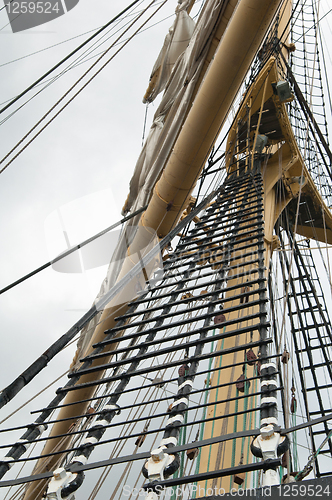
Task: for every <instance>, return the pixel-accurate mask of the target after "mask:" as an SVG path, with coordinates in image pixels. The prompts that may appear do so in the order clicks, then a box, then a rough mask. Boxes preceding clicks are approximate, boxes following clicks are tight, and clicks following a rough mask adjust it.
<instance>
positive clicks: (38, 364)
mask: <svg viewBox="0 0 332 500" xmlns="http://www.w3.org/2000/svg"><path fill="white" fill-rule="evenodd" d="M216 194H217V193H216V192H212V193H211V194H210V195H208V196H207V197H206V198H205V199H204V200H203V201H202V202H201V203H200V204H199V205H198V206H197V207H196V209H194V210H192V212H190V214H188V215H187V217H185V218H184V219H183V220H182V221H180V222H179V224H178V225H177V226H176V227H175V228H174V229H173V230H171V231H170V232H169V233H168V235H167V236H165V237H164V238H163V239H162V240H161V242H160V243H158V244H157V245H156V246H155V247H154V248H153V249H152V250H150V251H149V252H148V254H147V255H145V256H144V257H142V259H141V261H140V262H138V263H137V264H136V265H135V266H133V268H132V270H131V271H130V272H129V273H127V274H126V276H124V278H122V279H121V280H120V281H119V282H118V283H117V284H116V285H114V286H113V287H112V288H111V290H109V291H108V292H107V293H106V294H105V295H104V296H103V297H102V298H101V299H99V301H98V302H97V303H96V304H95V305H93V307H91V308H90V309H89V310H88V311H87V312H86V313H85V314H84V315H83V316H82V317H81V318H80V319H79V320H78V321H77V322H76V323H75V324H74V325H73V326H72V327H71V328H70V329H69V330H68V331H67V333H65V334H64V335H62V337H60V338H59V339H58V340H57V341H56V342H55V343H53V344H52V346H51V347H50V348H49V349H47V350H46V351H45V352H44V354H42V356H40V357H39V358H38V359H37V360H36V361H35V362H34V363H32V365H30V366H29V368H27V369H26V370H25V371H24V372H23V373H22V374H21V375H20V376H19V377H18V378H16V379H15V380H14V382H12V384H10V385H9V386H7V387H6V388H5V389H4V390H3V391H2V392H1V394H0V408H2V407H3V406H4V405H6V404H7V403H8V402H9V401H10V400H11V399H13V397H14V396H15V395H16V394H17V393H18V392H19V391H20V390H21V389H22V388H23V387H24V386H25V385H27V384H28V383H29V382H30V381H31V380H32V379H33V378H34V377H35V376H36V375H37V374H38V373H39V372H40V371H41V370H43V369H44V368H45V367H46V365H47V364H48V362H49V361H50V360H51V359H52V358H53V357H54V356H55V355H56V354H58V353H59V352H60V351H61V350H62V349H63V347H65V345H67V344H68V342H70V341H71V340H72V338H73V337H74V336H75V335H76V334H77V333H78V332H79V331H80V330H81V329H82V328H83V326H85V325H86V324H87V323H88V322H89V321H90V320H91V319H92V318H93V317H94V316H96V314H97V313H98V312H99V311H100V310H101V309H103V308H104V307H105V306H106V305H107V304H108V303H109V302H110V300H111V299H112V298H114V297H115V296H116V295H117V294H118V293H119V292H120V291H121V290H122V288H123V287H125V286H126V285H127V284H128V283H129V282H130V281H131V280H132V279H133V277H134V276H136V275H137V274H139V273H140V272H141V270H142V266H143V267H146V265H147V264H148V263H149V262H150V260H151V259H153V258H154V257H155V256H156V255H157V254H159V252H160V249H162V248H164V247H166V246H167V245H168V243H169V242H170V241H171V240H172V239H173V238H174V237H175V236H176V234H177V233H178V232H179V231H180V230H182V228H184V227H185V226H186V224H187V223H188V222H190V221H191V220H192V219H193V218H194V217H195V216H196V215H197V214H198V213H199V212H200V211H201V210H202V209H203V208H204V207H205V206H206V205H207V204H208V203H209V202H210V201H211V200H212V199H213V197H214V196H215V195H216Z"/></svg>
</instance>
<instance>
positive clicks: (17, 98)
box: [0, 0, 141, 114]
mask: <svg viewBox="0 0 332 500" xmlns="http://www.w3.org/2000/svg"><path fill="white" fill-rule="evenodd" d="M11 1H13V0H11ZM140 1H141V0H134V1H133V2H132V3H131V4H130V5H128V7H126V8H125V9H123V10H122V11H121V12H120V13H119V14H117V15H116V16H115V17H114V18H113V19H111V20H110V21H109V22H108V23H106V24H105V25H104V26H102V27H101V28H100V29H99V30H98V31H96V33H94V34H93V35H92V36H90V37H89V38H88V39H87V40H85V41H84V42H83V43H81V45H79V46H78V47H76V49H75V50H73V51H72V52H70V54H68V55H67V56H66V57H65V58H63V59H62V60H61V61H59V62H58V63H57V64H56V65H55V66H53V67H52V68H51V69H49V70H48V71H47V72H46V73H44V75H42V76H41V77H40V78H38V79H37V80H36V81H35V82H34V83H32V84H31V85H30V86H29V87H28V88H26V89H25V90H24V91H23V92H21V93H20V94H19V95H18V96H16V97H14V99H12V100H11V101H10V103H9V104H7V105H6V106H4V107H3V108H2V109H0V114H1V113H3V112H4V111H6V110H7V109H8V108H9V107H10V106H12V105H13V104H14V103H15V102H17V101H18V100H19V99H21V97H23V96H24V95H25V94H27V93H28V92H29V91H30V90H32V89H33V88H34V87H35V86H36V85H37V84H38V83H40V82H41V81H43V80H44V79H45V78H46V77H47V76H48V75H50V74H51V73H53V71H55V70H56V69H57V68H59V66H61V65H62V64H63V63H64V62H66V61H68V59H70V58H71V57H72V56H73V55H74V54H76V53H77V52H78V51H79V50H80V49H81V48H83V47H85V45H87V44H88V43H89V42H90V41H91V40H93V39H94V38H95V37H96V36H98V35H99V34H100V33H102V32H103V31H104V30H105V29H106V28H108V26H110V25H111V24H112V23H114V22H115V21H116V20H117V19H119V18H120V17H121V16H122V15H123V14H125V13H126V12H128V10H130V9H131V7H133V6H134V5H136V4H137V3H139V2H140ZM3 8H4V7H3Z"/></svg>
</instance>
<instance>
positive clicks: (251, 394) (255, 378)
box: [0, 376, 283, 458]
mask: <svg viewBox="0 0 332 500" xmlns="http://www.w3.org/2000/svg"><path fill="white" fill-rule="evenodd" d="M258 378H260V377H259V376H258V377H250V378H246V382H247V381H248V382H249V381H252V380H257V379H258ZM236 383H237V381H236V380H235V381H233V382H230V384H236ZM225 386H228V384H218V385H215V386H213V387H210V388H208V389H207V388H206V387H204V388H203V389H200V390H199V391H195V394H196V393H204V392H205V391H207V390H208V391H213V390H214V389H219V388H220V387H225ZM143 388H144V387H143ZM140 389H141V388H140ZM277 390H278V391H281V390H283V387H278V389H277ZM192 394H194V392H192V393H191V395H192ZM263 394H264V392H262V391H257V392H253V393H250V396H261V395H263ZM174 395H175V394H172V395H171V396H167V397H164V398H158V399H153V400H150V399H149V400H148V401H147V402H145V403H144V404H145V405H146V404H154V403H160V402H162V401H169V400H170V399H172V398H174ZM247 397H248V394H244V395H243V396H235V397H233V398H227V399H224V400H222V399H221V400H218V403H226V402H227V401H236V400H243V399H245V398H247ZM193 403H194V405H193V406H190V407H188V408H185V409H184V410H182V411H184V412H186V413H187V412H190V411H194V410H197V409H198V408H208V407H209V406H213V405H215V404H216V403H215V401H212V402H209V403H200V404H195V402H193ZM134 407H139V408H141V407H142V403H136V404H133V405H130V406H125V407H122V406H121V411H122V410H125V409H131V408H134ZM258 410H259V408H257V409H256V408H255V409H252V411H258ZM245 411H246V410H245ZM104 413H105V412H104V410H100V411H97V412H95V413H93V415H92V416H93V417H95V416H98V415H103V414H104ZM167 415H169V412H168V411H167V410H166V411H163V412H161V413H154V414H153V415H151V416H150V417H149V418H150V420H153V419H156V418H160V417H165V416H167ZM229 416H230V414H227V415H225V416H222V417H221V418H226V417H229ZM76 418H86V419H87V420H88V419H89V418H91V415H88V414H86V413H85V414H83V415H75V416H73V417H68V418H67V419H59V420H51V421H47V425H48V424H53V423H56V422H64V421H66V420H73V419H76ZM213 418H215V417H213ZM145 420H146V416H144V417H139V418H135V419H134V418H133V419H130V420H127V421H125V422H123V421H121V422H115V423H112V424H108V425H105V428H107V429H109V428H113V427H119V426H120V425H130V424H132V423H133V422H135V423H138V422H144V421H145ZM212 420H213V419H212ZM202 422H204V420H202ZM194 423H195V424H197V423H200V422H199V421H198V420H195V421H194ZM191 424H192V422H191ZM189 425H190V423H188V426H189ZM26 427H27V426H25V427H23V429H24V428H26ZM21 428H22V426H20V427H17V429H16V428H13V429H12V430H19V429H21ZM160 430H162V428H159V427H158V428H156V429H152V430H150V431H149V433H150V434H154V433H155V432H160ZM85 432H87V429H83V430H77V431H72V432H68V433H65V434H57V435H53V436H47V437H39V438H37V439H32V440H29V443H39V442H41V441H49V440H50V439H57V438H59V437H65V436H75V435H80V434H84V433H85ZM129 437H133V435H132V434H131V433H129V434H127V435H125V436H124V437H123V439H126V438H129ZM115 439H118V438H115ZM15 444H16V442H15V443H9V444H4V445H0V449H4V448H11V447H13V446H15ZM99 444H103V441H100V443H99ZM66 451H68V450H66ZM35 458H36V457H35ZM37 458H38V457H37Z"/></svg>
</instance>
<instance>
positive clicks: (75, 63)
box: [0, 3, 174, 124]
mask: <svg viewBox="0 0 332 500" xmlns="http://www.w3.org/2000/svg"><path fill="white" fill-rule="evenodd" d="M156 5H158V3H157V4H156ZM127 17H128V16H127ZM172 17H174V15H173V14H172V15H171V16H167V17H164V18H163V19H161V20H160V21H158V22H156V23H154V24H151V25H150V26H148V27H147V28H145V29H142V30H141V31H140V33H138V34H141V33H144V32H145V31H147V30H149V29H151V28H153V27H154V26H157V25H158V24H161V23H162V22H164V21H166V20H167V19H170V18H172ZM96 29H97V28H96ZM91 31H94V30H91ZM91 31H87V32H86V33H91ZM86 33H82V35H77V37H79V36H83V35H85V34H86ZM77 37H74V38H77ZM74 38H69V39H68V40H64V41H63V42H60V44H61V43H65V42H67V41H70V40H73V39H74ZM124 41H125V42H126V41H128V38H125V39H124ZM56 45H59V44H56ZM56 45H51V46H50V47H47V48H46V49H42V50H40V51H37V52H33V53H32V54H28V55H27V56H23V57H21V58H19V59H15V60H13V61H9V62H8V63H5V64H2V65H1V64H0V67H1V66H5V65H6V64H10V63H12V62H15V61H19V60H20V59H24V58H25V57H29V56H30V55H34V54H37V53H38V52H42V51H43V50H47V49H48V48H52V47H55V46H56ZM117 45H120V43H119V44H115V45H114V47H116V46H117ZM102 53H103V52H98V53H97V54H94V55H93V56H91V57H88V56H85V57H84V58H83V59H82V60H81V61H79V58H78V59H77V61H78V62H73V63H71V64H70V65H69V66H68V67H67V68H66V69H64V70H63V71H61V72H60V73H57V74H56V75H55V76H54V77H52V78H49V79H48V80H45V82H44V83H48V84H49V85H50V84H52V83H53V82H54V81H56V80H57V79H59V78H60V77H62V76H63V75H65V74H66V73H68V72H69V71H71V70H72V69H75V68H77V67H78V66H81V64H85V63H86V62H89V61H91V59H94V58H95V57H98V56H100V55H101V54H102ZM80 57H82V56H80ZM40 85H41V83H39V84H38V85H36V87H39V86H40ZM49 85H45V86H44V87H43V88H42V89H41V90H40V91H39V92H37V93H36V94H34V95H33V96H32V97H30V98H29V99H27V100H26V101H25V102H24V103H23V104H22V105H21V106H19V107H18V108H17V109H15V110H14V111H13V112H12V113H11V114H10V115H8V116H7V117H6V118H5V119H4V120H3V121H2V122H1V123H4V122H5V121H6V120H7V119H9V118H11V117H12V116H13V115H14V114H16V113H17V112H18V111H19V110H20V109H22V108H23V107H24V106H25V105H26V104H27V103H29V102H30V101H31V100H32V99H34V97H36V96H37V95H38V94H39V93H40V92H42V91H43V90H44V89H45V88H47V87H49ZM12 99H13V98H10V99H7V100H6V101H3V102H1V103H0V106H2V105H3V104H6V103H7V102H10V101H11V100H12ZM1 123H0V124H1Z"/></svg>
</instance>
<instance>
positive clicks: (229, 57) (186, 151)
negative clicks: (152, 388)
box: [24, 0, 282, 500]
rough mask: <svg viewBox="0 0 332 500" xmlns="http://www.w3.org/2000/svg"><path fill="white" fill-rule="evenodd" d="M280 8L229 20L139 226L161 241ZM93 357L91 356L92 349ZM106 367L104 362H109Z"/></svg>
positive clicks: (106, 321)
mask: <svg viewBox="0 0 332 500" xmlns="http://www.w3.org/2000/svg"><path fill="white" fill-rule="evenodd" d="M281 3H282V0H270V1H266V0H241V2H240V3H239V5H238V7H237V9H236V11H235V13H234V15H233V17H232V18H231V22H230V23H229V26H228V29H227V30H226V32H225V35H224V37H223V38H222V40H221V42H220V44H219V47H218V49H217V52H216V54H215V58H214V60H213V63H212V64H211V66H210V67H209V70H208V72H207V75H206V77H205V79H204V80H203V82H202V84H201V87H200V89H199V92H198V94H197V97H196V99H195V101H194V103H193V106H192V108H191V110H190V112H189V114H188V116H187V119H186V122H185V124H184V126H183V128H182V130H181V132H180V134H179V137H178V139H177V141H176V144H175V146H174V150H173V152H172V154H171V156H170V158H169V161H168V163H167V165H166V167H165V170H164V172H163V174H162V176H161V178H160V180H159V181H158V183H157V185H156V187H155V189H154V193H153V196H152V199H151V201H150V203H149V206H148V208H147V210H146V212H145V214H144V215H143V217H142V219H141V221H140V225H142V226H145V227H149V228H152V229H153V230H155V231H157V232H158V236H162V235H165V234H167V233H168V232H169V230H170V229H171V228H172V227H174V225H175V224H176V222H177V221H178V219H179V218H180V216H181V214H182V213H183V210H184V209H185V208H186V205H187V200H188V199H189V196H190V194H191V192H192V190H193V188H194V186H195V182H196V180H197V179H198V177H199V175H200V173H201V171H202V168H203V166H204V162H205V160H206V158H207V157H208V155H209V153H210V151H211V149H212V147H213V145H214V142H215V140H216V139H217V136H218V133H219V131H220V129H221V127H222V125H223V123H224V122H225V120H226V117H227V115H228V112H229V110H230V108H231V105H232V103H233V100H234V98H235V97H236V95H237V93H238V91H239V89H240V86H241V84H242V82H243V79H244V77H245V75H246V73H247V71H248V69H249V67H250V65H251V64H252V62H253V59H254V57H255V55H256V52H257V51H258V49H259V47H260V45H261V43H262V41H263V39H264V37H265V35H266V33H267V30H268V28H269V26H270V24H271V22H272V20H273V18H274V16H275V14H276V12H277V10H278V8H279V6H280V4H281ZM221 22H225V19H223V18H222V19H221ZM145 246H146V241H142V239H141V240H137V239H134V241H133V243H132V245H131V247H130V248H129V249H128V254H129V256H130V254H131V255H133V254H136V253H137V251H139V250H140V249H142V248H144V247H145ZM131 266H132V263H131V259H130V257H129V258H127V259H126V260H125V262H124V265H123V268H122V270H121V273H120V275H119V278H118V279H121V277H123V276H124V275H125V274H126V273H127V272H128V270H130V268H131ZM126 307H127V306H126V304H124V305H123V306H122V307H114V306H112V303H111V304H109V306H108V307H107V308H106V309H105V310H104V312H103V314H102V316H101V320H100V323H99V325H98V326H97V328H96V330H95V332H94V335H93V337H92V339H91V343H90V346H92V344H95V343H96V342H99V341H101V340H103V338H104V331H105V330H106V329H109V328H112V326H113V325H114V317H115V316H118V315H120V314H122V313H123V312H124V311H125V309H126ZM115 347H116V344H113V345H112V346H111V349H114V348H115ZM111 349H110V350H111ZM89 352H91V347H90V349H89V350H88V353H89ZM103 362H106V359H105V358H103ZM95 364H97V362H95ZM102 375H103V373H102V372H99V373H96V374H92V375H86V376H84V377H82V379H81V380H80V383H84V382H88V381H91V380H96V378H98V377H99V378H101V377H102ZM93 393H94V388H93V387H92V388H87V389H84V390H79V391H72V392H71V393H69V394H68V396H67V397H66V400H65V402H66V404H68V403H73V402H79V401H81V400H82V399H85V398H89V397H92V396H93ZM85 409H86V404H85V403H78V404H75V405H73V406H68V407H66V408H64V409H62V410H61V411H60V413H59V418H61V419H62V418H71V417H72V418H73V420H74V417H75V415H79V414H81V413H84V411H85ZM73 420H67V421H66V422H60V423H58V424H55V425H54V427H53V429H52V431H51V435H52V436H55V435H59V434H64V433H66V432H67V431H68V428H69V426H70V425H71V424H72V423H73ZM58 444H59V439H52V440H49V441H48V443H47V445H46V446H45V448H44V450H43V453H44V454H47V453H52V450H54V447H55V446H57V445H58ZM66 445H68V439H65V440H64V441H63V443H62V444H61V448H63V449H64V448H65V447H66ZM42 460H43V459H42ZM56 462H57V459H52V460H51V461H50V462H49V463H48V465H47V469H48V470H50V469H54V467H55V465H56ZM36 467H38V469H39V471H42V470H43V469H44V467H45V465H43V463H42V461H39V463H38V464H37V466H36ZM44 488H45V483H39V485H36V484H35V483H33V484H32V486H30V487H29V488H28V490H27V493H26V495H25V497H24V499H25V500H37V499H39V498H41V495H42V493H43V491H44Z"/></svg>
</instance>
